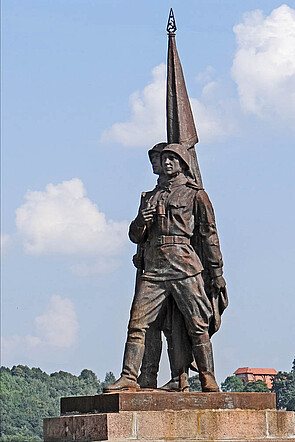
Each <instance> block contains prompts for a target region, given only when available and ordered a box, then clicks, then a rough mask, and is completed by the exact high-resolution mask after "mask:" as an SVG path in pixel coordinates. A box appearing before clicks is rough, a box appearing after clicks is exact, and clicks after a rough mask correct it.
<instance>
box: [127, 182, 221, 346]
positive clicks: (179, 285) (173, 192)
mask: <svg viewBox="0 0 295 442" xmlns="http://www.w3.org/2000/svg"><path fill="white" fill-rule="evenodd" d="M167 184H168V185H167V186H166V187H164V188H162V189H155V191H153V192H151V193H149V194H147V196H146V198H144V199H143V201H142V206H147V205H150V206H157V207H159V206H160V207H161V208H162V207H163V208H164V212H163V213H158V214H156V215H155V220H154V222H153V223H152V224H151V225H150V226H149V225H144V226H142V225H140V223H139V219H138V218H139V217H137V218H136V219H135V220H134V221H133V222H132V223H131V225H130V230H129V236H130V239H131V241H133V242H135V243H140V242H144V243H145V246H144V271H143V274H142V276H141V278H140V281H139V286H138V289H137V293H136V296H135V298H134V301H133V305H132V309H131V316H130V322H129V334H128V341H129V342H130V341H132V340H133V339H135V340H137V341H138V342H142V343H144V334H145V330H146V329H147V327H148V325H149V324H150V323H152V322H153V321H154V320H155V319H156V317H157V315H158V314H159V311H160V309H161V306H162V303H163V301H164V299H165V298H166V297H167V296H168V295H169V294H171V295H172V296H173V297H174V299H175V301H176V303H177V305H178V308H179V309H180V311H181V312H182V314H183V315H184V318H185V323H186V326H187V330H188V333H189V335H190V336H191V337H193V336H198V335H203V334H204V333H207V332H208V329H209V322H210V319H211V317H212V306H211V303H210V300H209V299H208V297H207V296H206V293H205V291H204V284H203V282H202V278H201V272H202V270H203V265H202V263H201V261H200V259H199V257H198V255H197V250H195V248H196V246H197V244H198V243H199V242H200V239H199V238H201V244H202V249H203V251H202V253H203V255H204V260H205V261H206V267H208V268H210V269H211V276H212V277H215V276H219V275H222V256H221V252H220V247H219V241H218V236H217V232H216V226H215V219H214V213H213V208H212V205H211V203H210V201H209V198H208V196H207V194H206V192H205V191H204V190H199V189H198V188H197V187H196V185H195V184H194V183H193V182H191V181H189V180H188V179H187V178H186V177H185V176H184V175H183V174H180V175H178V176H177V177H176V178H174V179H172V180H170V182H169V181H168V182H167ZM161 211H163V209H161V210H160V212H161ZM158 212H159V211H158Z"/></svg>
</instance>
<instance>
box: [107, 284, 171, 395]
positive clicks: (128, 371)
mask: <svg viewBox="0 0 295 442" xmlns="http://www.w3.org/2000/svg"><path fill="white" fill-rule="evenodd" d="M164 300H165V286H164V284H163V283H160V282H157V283H153V282H151V281H146V280H141V281H140V283H139V287H138V290H137V292H136V296H135V297H134V299H133V304H132V307H131V312H130V321H129V325H128V335H127V342H126V345H125V352H124V358H123V369H122V373H121V377H120V378H119V379H118V380H117V381H116V382H115V383H114V384H112V385H108V386H106V387H105V388H104V392H105V393H111V392H116V391H123V390H137V389H139V385H138V384H137V382H136V379H137V376H138V372H139V368H140V365H141V363H142V359H143V354H144V343H145V334H146V330H147V329H148V327H149V324H151V323H152V322H154V321H155V320H156V318H157V316H158V314H159V312H160V310H161V306H162V304H163V302H164Z"/></svg>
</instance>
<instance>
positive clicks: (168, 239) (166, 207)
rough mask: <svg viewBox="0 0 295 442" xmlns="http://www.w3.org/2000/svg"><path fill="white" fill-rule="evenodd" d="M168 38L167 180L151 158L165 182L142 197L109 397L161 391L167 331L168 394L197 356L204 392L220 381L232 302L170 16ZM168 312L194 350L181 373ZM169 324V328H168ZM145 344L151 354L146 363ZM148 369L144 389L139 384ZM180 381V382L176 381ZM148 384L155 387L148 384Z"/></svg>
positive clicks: (163, 154) (164, 155) (164, 163)
mask: <svg viewBox="0 0 295 442" xmlns="http://www.w3.org/2000/svg"><path fill="white" fill-rule="evenodd" d="M167 31H168V34H169V46H168V72H167V138H168V143H167V144H166V145H165V143H160V145H156V147H155V148H154V153H155V151H157V152H158V153H159V152H160V158H161V167H162V169H163V172H164V175H162V174H161V172H160V165H159V162H157V161H158V160H156V159H155V157H154V159H153V158H152V156H153V155H152V152H151V151H150V159H151V162H152V164H153V168H154V172H155V173H157V174H159V179H158V183H157V186H156V187H155V189H154V190H152V191H150V192H147V193H143V194H142V198H141V203H140V207H139V211H138V215H137V217H136V218H135V220H134V221H132V223H131V225H130V229H129V237H130V239H131V241H132V242H134V243H136V244H138V251H137V255H136V257H135V259H134V262H135V264H136V266H137V269H138V270H137V278H136V289H135V295H134V299H133V304H132V308H131V313H130V321H129V325H128V336H127V342H126V346H125V353H124V360H123V370H122V373H121V377H120V378H119V379H118V380H117V381H116V382H115V383H114V384H112V385H109V386H107V387H106V388H105V389H104V391H105V392H109V393H110V392H118V391H122V390H138V389H139V388H140V385H141V386H142V387H146V386H147V387H148V386H150V387H152V388H155V386H156V383H155V382H156V376H157V370H158V364H159V357H160V356H159V355H160V352H161V342H160V341H159V338H160V334H161V330H165V332H166V333H165V334H166V337H167V339H168V353H169V357H170V356H171V357H170V363H171V372H172V380H171V381H170V382H169V383H168V384H167V385H168V388H167V389H168V390H173V391H175V390H177V391H181V390H183V389H184V388H183V387H185V382H183V377H182V382H181V376H182V375H183V374H185V373H186V372H187V371H188V364H189V363H190V362H191V361H192V356H193V357H194V359H195V362H196V364H197V367H198V371H199V377H200V381H201V385H202V391H204V392H216V391H219V388H218V385H217V383H216V380H215V375H214V363H213V352H212V345H211V342H210V336H211V335H212V334H213V333H215V332H216V331H217V330H218V328H219V327H220V316H221V314H222V312H223V310H224V309H225V308H226V306H227V302H228V301H227V293H226V288H225V281H224V279H223V276H222V274H223V271H222V267H223V262H222V255H221V251H220V246H219V240H218V235H217V230H216V225H215V217H214V212H213V207H212V204H211V202H210V200H209V198H208V195H207V194H206V192H205V191H204V189H203V185H202V179H201V174H200V170H199V166H198V161H197V156H196V151H195V148H194V145H195V144H196V143H197V142H198V136H197V132H196V128H195V124H194V120H193V115H192V111H191V107H190V103H189V99H188V94H187V91H186V87H185V82H184V77H183V72H182V68H181V64H180V60H179V57H178V53H177V49H176V44H175V31H176V25H175V20H174V15H173V11H172V10H171V11H170V16H169V21H168V26H167ZM157 146H158V147H157ZM159 146H160V147H159ZM158 156H159V155H158ZM157 167H158V169H157ZM157 170H158V171H157ZM171 298H172V301H171ZM175 304H176V306H177V308H176V309H175V308H174V307H175ZM169 305H170V307H171V305H172V306H173V305H174V307H173V311H174V312H178V318H180V322H179V324H182V325H181V331H184V332H185V333H187V334H188V336H189V338H188V339H187V341H188V347H187V348H186V349H185V352H184V353H183V354H182V355H181V356H182V357H183V358H182V359H181V358H180V359H181V360H182V361H190V362H182V363H181V364H182V365H181V364H180V366H177V364H174V362H175V356H177V353H178V351H177V350H176V349H175V348H174V347H175V346H174V343H175V342H177V339H176V340H174V343H173V339H172V336H173V327H174V333H175V330H176V333H175V334H174V336H176V337H177V336H178V337H179V336H180V333H179V330H178V331H177V327H176V328H175V325H176V324H177V320H176V319H175V318H176V316H175V315H174V314H172V313H171V308H170V307H169ZM169 308H170V312H169ZM179 311H180V312H181V314H180V315H179ZM167 320H168V322H169V321H170V325H169V324H168V325H167ZM165 321H166V324H165ZM181 321H183V323H181ZM148 330H149V331H148ZM146 336H147V338H146ZM153 336H154V337H153ZM169 339H170V342H169ZM145 342H146V344H147V351H148V353H147V354H146V357H145V358H144V349H145ZM153 345H154V347H153ZM149 346H151V348H149ZM153 349H156V351H155V352H154V356H155V358H154V361H152V356H151V354H152V353H153ZM186 357H188V359H185V358H186ZM143 358H144V360H143ZM142 362H143V365H142V370H143V371H142V376H141V377H140V378H139V382H140V385H139V384H138V383H137V377H138V372H139V369H140V366H141V364H142ZM148 364H150V365H148ZM151 364H153V367H154V373H153V376H154V378H153V379H144V376H145V373H147V370H148V369H149V367H151ZM173 364H174V366H173ZM145 365H146V369H145ZM155 367H156V368H155ZM175 367H176V368H177V374H175ZM174 374H175V376H174ZM177 376H180V378H179V379H177ZM174 378H175V379H174ZM149 382H150V383H151V385H148V384H149ZM171 382H172V384H171ZM170 387H172V388H171V389H170Z"/></svg>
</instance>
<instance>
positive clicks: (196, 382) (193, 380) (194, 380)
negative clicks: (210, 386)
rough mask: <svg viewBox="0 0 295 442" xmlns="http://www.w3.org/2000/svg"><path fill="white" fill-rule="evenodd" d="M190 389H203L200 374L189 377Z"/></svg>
mask: <svg viewBox="0 0 295 442" xmlns="http://www.w3.org/2000/svg"><path fill="white" fill-rule="evenodd" d="M188 383H189V391H202V387H201V382H200V379H199V375H196V376H191V377H190V378H188Z"/></svg>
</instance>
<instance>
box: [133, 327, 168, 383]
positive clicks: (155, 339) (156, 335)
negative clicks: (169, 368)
mask: <svg viewBox="0 0 295 442" xmlns="http://www.w3.org/2000/svg"><path fill="white" fill-rule="evenodd" d="M161 353H162V338H161V331H160V330H158V329H154V328H153V325H152V326H151V327H150V328H149V329H148V330H147V332H146V337H145V350H144V356H143V360H142V364H141V368H140V375H139V377H138V379H137V382H138V384H139V385H140V388H150V389H156V388H157V378H158V371H159V364H160V359H161Z"/></svg>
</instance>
